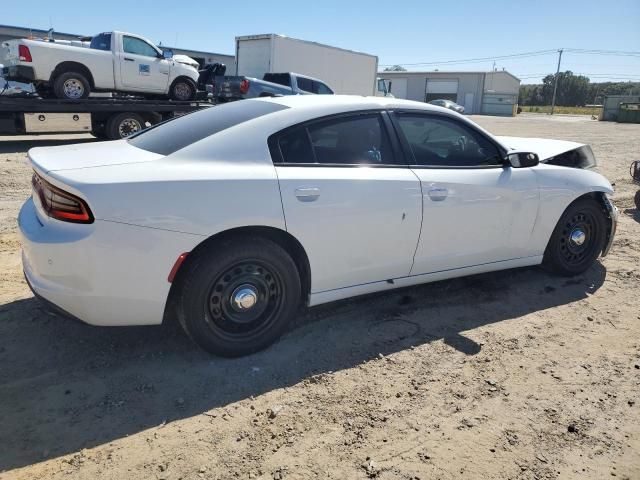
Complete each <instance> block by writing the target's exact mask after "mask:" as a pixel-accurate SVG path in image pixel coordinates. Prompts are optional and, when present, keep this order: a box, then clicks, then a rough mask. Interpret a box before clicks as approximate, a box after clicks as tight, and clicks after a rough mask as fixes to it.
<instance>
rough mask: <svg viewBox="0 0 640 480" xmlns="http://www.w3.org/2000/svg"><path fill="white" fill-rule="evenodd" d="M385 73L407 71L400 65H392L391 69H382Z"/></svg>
mask: <svg viewBox="0 0 640 480" xmlns="http://www.w3.org/2000/svg"><path fill="white" fill-rule="evenodd" d="M384 71H385V72H406V71H407V69H406V68H404V67H403V66H402V65H394V66H393V67H386V68H385V69H384Z"/></svg>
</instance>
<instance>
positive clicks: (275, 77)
mask: <svg viewBox="0 0 640 480" xmlns="http://www.w3.org/2000/svg"><path fill="white" fill-rule="evenodd" d="M290 78H291V77H290V76H289V74H288V73H265V74H264V77H262V79H263V80H266V81H267V82H271V83H277V84H279V85H284V86H285V87H290V86H291V80H290Z"/></svg>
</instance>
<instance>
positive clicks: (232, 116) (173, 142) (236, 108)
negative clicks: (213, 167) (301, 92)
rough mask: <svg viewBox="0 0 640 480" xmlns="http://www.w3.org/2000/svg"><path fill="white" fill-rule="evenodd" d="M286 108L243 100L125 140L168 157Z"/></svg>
mask: <svg viewBox="0 0 640 480" xmlns="http://www.w3.org/2000/svg"><path fill="white" fill-rule="evenodd" d="M287 108H289V107H286V106H284V105H280V104H278V103H272V102H265V101H262V100H243V101H241V102H232V103H226V104H224V105H219V106H216V107H209V108H204V109H202V110H199V111H197V112H194V113H190V114H188V115H184V116H182V117H178V118H176V119H175V120H171V121H170V122H166V123H162V124H159V125H157V126H156V127H151V128H149V129H147V130H143V131H142V132H140V133H138V134H136V135H133V136H131V137H129V139H128V140H127V141H128V142H129V144H131V145H133V146H134V147H138V148H141V149H143V150H147V151H149V152H154V153H159V154H160V155H170V154H172V153H173V152H176V151H178V150H180V149H182V148H184V147H186V146H188V145H191V144H192V143H195V142H198V141H200V140H202V139H203V138H206V137H209V136H211V135H214V134H216V133H218V132H221V131H223V130H226V129H227V128H231V127H234V126H236V125H239V124H241V123H243V122H247V121H249V120H253V119H254V118H258V117H261V116H263V115H268V114H270V113H274V112H278V111H280V110H285V109H287Z"/></svg>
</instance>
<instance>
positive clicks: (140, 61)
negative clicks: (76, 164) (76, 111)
mask: <svg viewBox="0 0 640 480" xmlns="http://www.w3.org/2000/svg"><path fill="white" fill-rule="evenodd" d="M2 47H3V49H2V52H4V57H5V58H0V61H2V62H3V63H4V64H5V67H4V68H3V76H4V77H5V78H7V79H8V80H15V81H19V82H28V83H33V84H34V85H35V87H36V89H37V91H38V93H40V94H41V95H43V96H51V94H53V96H55V97H57V98H62V99H67V100H78V99H82V98H87V97H88V96H89V93H90V92H93V91H117V92H127V93H136V94H142V95H154V96H158V95H162V96H169V97H170V98H172V99H174V100H193V99H194V98H195V97H196V82H197V80H198V70H197V68H195V67H194V66H193V65H187V64H185V63H184V59H182V60H183V61H182V62H178V61H175V60H173V59H172V58H171V56H172V54H171V52H170V51H167V52H163V51H162V50H160V49H159V48H158V47H156V46H155V45H153V44H152V43H151V42H150V41H149V40H147V39H145V38H144V37H141V36H139V35H135V34H132V33H125V32H106V33H101V34H99V35H96V36H95V37H93V38H92V39H91V43H90V44H89V48H86V47H85V46H80V45H78V46H76V45H72V44H70V43H69V42H63V41H55V40H53V41H48V40H27V39H18V40H7V41H5V42H3V43H2Z"/></svg>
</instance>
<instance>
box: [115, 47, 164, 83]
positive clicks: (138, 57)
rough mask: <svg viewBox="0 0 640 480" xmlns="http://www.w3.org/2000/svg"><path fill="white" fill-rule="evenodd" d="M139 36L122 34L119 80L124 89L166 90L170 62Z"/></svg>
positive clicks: (119, 55)
mask: <svg viewBox="0 0 640 480" xmlns="http://www.w3.org/2000/svg"><path fill="white" fill-rule="evenodd" d="M158 55H159V54H158V51H157V50H156V49H155V48H154V47H152V46H151V45H150V44H148V43H147V42H145V41H144V40H142V39H141V38H137V37H131V36H129V35H124V36H123V37H122V51H121V52H119V54H118V61H119V62H120V81H121V83H122V85H123V86H124V87H125V88H126V89H131V90H139V91H144V92H166V91H167V89H168V88H169V86H168V83H169V71H170V68H171V66H170V63H169V61H168V60H166V59H164V58H161V57H159V56H158Z"/></svg>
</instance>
